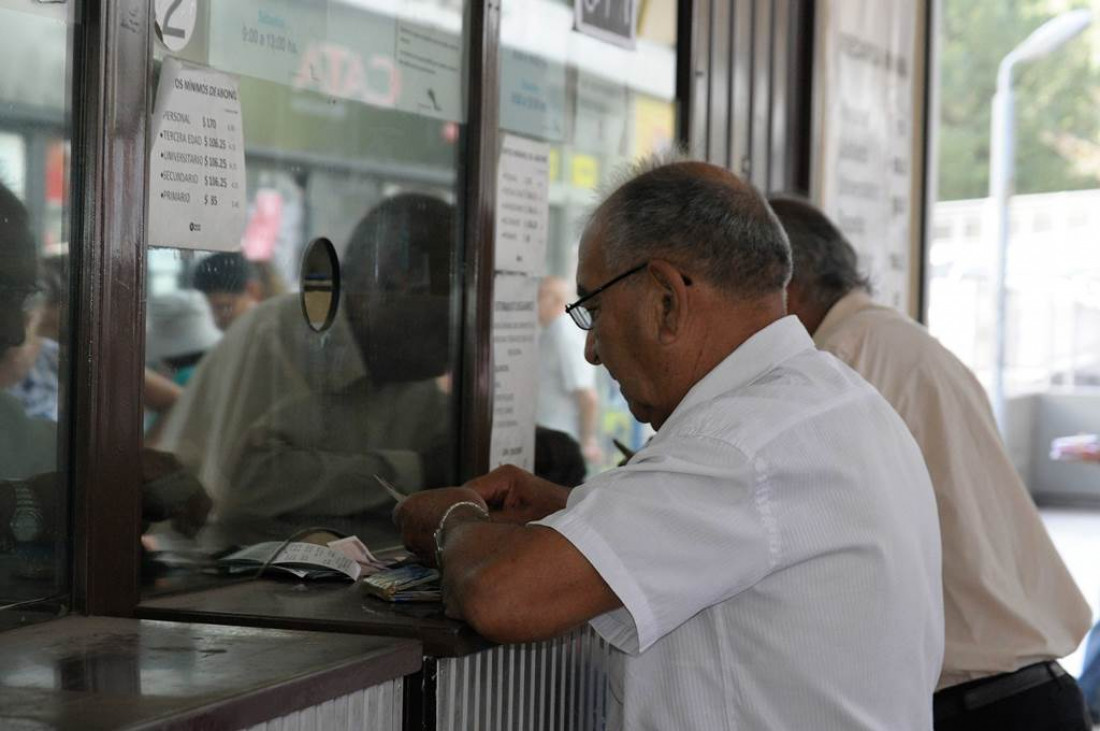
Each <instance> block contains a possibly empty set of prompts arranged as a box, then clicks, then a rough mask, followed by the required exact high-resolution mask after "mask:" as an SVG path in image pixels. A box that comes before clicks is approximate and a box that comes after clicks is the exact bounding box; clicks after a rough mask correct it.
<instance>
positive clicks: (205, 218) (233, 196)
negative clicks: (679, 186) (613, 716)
mask: <svg viewBox="0 0 1100 731" xmlns="http://www.w3.org/2000/svg"><path fill="white" fill-rule="evenodd" d="M581 5H585V6H586V7H589V11H591V7H590V6H591V3H583V4H581V3H579V4H577V5H576V6H574V4H573V3H569V2H565V1H564V0H505V1H504V2H503V3H497V2H480V1H477V2H475V1H474V0H424V1H419V0H371V1H370V2H368V1H367V0H183V2H176V1H174V0H166V1H162V0H117V2H115V1H113V2H100V1H97V0H68V1H64V0H63V1H62V2H39V1H37V0H0V184H2V186H3V187H2V189H0V263H2V269H0V306H2V307H3V308H4V310H3V311H2V312H0V323H2V324H3V327H4V330H3V332H2V333H0V335H2V343H0V344H2V345H3V347H4V351H3V353H2V354H0V381H2V382H0V385H2V386H3V387H4V389H6V390H5V391H4V392H2V393H0V435H2V436H0V449H2V450H3V451H2V452H0V648H3V649H2V650H0V656H2V657H4V658H8V657H15V655H11V654H9V653H8V650H7V648H8V647H12V648H18V647H23V648H24V650H26V649H27V648H28V647H29V646H30V644H29V643H30V640H29V639H28V638H30V637H32V634H30V633H33V632H45V633H46V634H50V632H51V630H50V629H48V628H49V627H52V626H54V625H56V627H57V631H58V633H61V632H62V630H63V629H64V630H65V631H66V632H67V631H69V630H70V629H71V630H72V631H73V632H74V633H75V634H74V636H84V635H86V634H87V633H88V632H92V631H93V630H94V629H95V627H97V626H98V625H95V622H97V621H100V620H99V619H96V618H100V617H112V618H122V619H124V620H125V621H126V622H129V624H126V625H124V626H125V628H126V629H124V630H123V629H119V630H118V631H120V632H123V631H124V632H129V633H131V635H128V636H132V637H148V636H151V635H150V634H149V633H153V634H154V635H157V634H158V633H159V634H165V633H167V634H166V635H165V636H166V637H167V636H168V635H172V634H173V633H180V632H183V633H186V632H190V631H192V630H190V629H187V628H188V627H197V626H199V625H200V624H201V625H202V626H203V627H208V626H211V625H216V626H217V627H221V628H223V629H216V628H215V629H202V630H199V629H195V630H194V631H195V632H206V633H209V634H210V635H211V636H215V635H216V636H218V637H223V636H224V638H226V639H225V641H226V642H227V643H229V644H230V645H232V644H233V642H234V640H233V635H232V633H231V632H229V630H227V629H224V628H228V627H250V628H254V629H256V630H261V629H262V630H270V631H272V632H274V633H275V634H272V635H270V638H275V639H272V640H271V641H272V642H276V643H278V642H282V641H283V640H280V639H277V638H278V637H281V636H282V635H280V634H279V633H280V632H287V631H315V632H327V633H334V634H333V640H332V641H333V642H337V640H336V639H335V637H336V635H354V636H355V637H356V638H357V639H356V640H355V641H354V642H351V643H350V645H349V648H353V649H354V648H357V649H356V650H355V651H356V652H359V651H362V652H363V653H366V654H367V655H369V654H370V653H371V652H373V651H374V650H373V649H371V648H383V647H391V645H392V648H396V649H394V650H393V651H394V652H398V654H402V657H404V656H407V655H408V654H409V653H410V652H415V654H417V655H418V656H419V657H420V658H422V663H423V666H422V668H413V667H412V666H411V665H402V664H400V663H398V664H396V665H394V666H393V667H394V668H395V670H393V672H392V673H391V675H390V676H389V677H388V678H387V679H386V681H385V682H387V683H396V684H397V685H393V686H392V687H391V691H390V692H392V693H393V694H399V695H400V696H401V698H402V701H401V709H402V713H403V717H402V718H403V720H400V721H399V722H400V723H403V724H405V725H406V727H408V728H441V729H448V728H456V729H458V728H474V727H476V728H490V727H492V728H532V727H544V728H566V727H568V728H602V727H603V714H604V710H603V709H604V708H605V706H606V703H605V701H606V698H607V693H608V692H609V690H608V687H607V677H608V667H609V663H610V662H611V658H612V655H611V653H610V651H609V649H608V647H607V645H606V644H605V643H603V642H602V641H601V640H600V639H599V638H598V637H596V636H595V635H593V634H591V633H589V632H588V631H583V632H577V633H575V634H573V635H569V636H567V637H563V638H559V639H558V640H555V641H553V642H548V643H540V644H536V645H531V646H522V647H495V646H492V645H490V644H489V643H487V642H485V641H483V640H482V639H480V638H478V637H477V636H476V635H474V634H473V633H472V632H471V631H470V630H469V629H468V628H467V627H465V626H464V625H463V624H461V623H460V622H457V621H454V620H451V619H447V618H446V617H444V616H443V615H442V612H441V609H440V607H439V606H426V607H415V606H408V605H406V606H397V607H395V606H393V605H385V604H383V603H381V602H377V601H374V600H371V599H367V598H365V597H363V596H362V594H361V593H360V592H359V591H358V589H357V587H355V586H348V585H343V584H310V583H301V584H300V583H295V582H293V581H290V582H287V581H277V580H269V579H262V580H257V581H249V582H243V583H240V582H234V581H230V580H227V579H225V578H224V577H216V578H213V579H212V578H211V577H209V576H207V575H206V574H204V573H203V568H204V567H208V565H209V560H210V558H211V556H212V555H213V554H215V553H217V552H219V551H221V550H223V549H225V548H227V547H228V546H241V545H248V544H250V543H253V542H255V541H256V540H261V539H263V540H283V539H287V538H290V537H292V536H294V535H296V534H298V533H300V532H301V531H303V530H305V529H310V528H315V527H322V528H327V529H330V530H333V531H336V532H338V533H341V534H347V535H356V536H358V537H359V538H361V539H362V540H363V541H364V542H365V543H366V544H367V545H368V546H369V547H370V548H372V549H377V550H382V549H386V548H388V547H392V546H394V545H395V544H396V543H397V536H396V533H395V531H394V529H393V527H392V525H391V523H390V518H389V516H390V511H391V509H392V505H393V503H392V499H391V498H390V497H389V496H388V495H387V494H386V492H385V491H384V490H382V489H380V488H379V487H378V485H377V483H376V482H375V480H374V479H373V478H374V476H375V475H379V476H381V477H383V478H385V479H386V480H388V481H390V482H392V483H394V484H396V485H397V486H398V488H399V489H400V490H402V491H405V492H412V491H416V490H423V489H431V488H433V487H439V486H444V485H452V484H457V483H461V482H463V481H465V480H466V479H469V478H470V477H472V476H474V475H477V474H480V473H482V472H484V471H486V470H487V469H488V468H490V467H492V466H496V465H497V464H499V463H501V462H503V461H508V462H515V463H519V464H521V465H524V466H526V467H528V468H534V467H535V463H536V459H535V457H536V451H537V450H538V444H537V443H536V439H535V424H536V423H537V422H538V421H539V419H540V418H541V417H540V416H539V414H538V412H537V408H536V404H537V403H538V401H539V389H540V388H544V386H543V385H542V384H540V383H539V380H538V379H537V378H534V377H531V376H530V375H527V376H525V377H519V378H515V379H509V378H503V377H502V376H501V374H502V373H504V372H505V370H507V369H502V368H500V367H499V366H501V365H502V364H508V365H509V366H510V367H511V372H512V373H517V374H533V373H535V372H537V369H538V364H539V357H540V356H539V354H538V349H537V346H538V335H537V333H538V332H539V331H538V329H537V328H538V327H539V326H538V325H537V324H536V320H535V317H534V313H535V309H536V308H535V302H536V300H537V297H538V288H539V283H540V281H541V280H543V279H544V278H545V277H548V276H552V277H558V278H560V279H561V280H564V281H565V282H571V281H572V280H573V277H574V272H575V267H576V258H577V245H578V240H577V238H578V233H579V226H580V225H581V223H582V222H583V220H584V216H585V215H586V213H587V211H588V210H589V207H590V206H591V205H592V204H593V203H594V202H595V200H596V196H597V191H598V190H599V189H600V186H601V185H604V184H606V183H607V182H608V181H609V180H612V179H613V177H614V172H615V171H616V169H617V168H618V167H620V166H621V165H623V164H624V163H629V162H630V161H632V160H636V159H639V158H641V157H643V156H646V155H650V154H654V153H661V152H663V151H667V150H669V149H670V148H672V147H673V146H674V145H678V144H679V145H686V146H688V147H690V148H691V149H692V150H693V151H694V152H695V153H696V154H697V155H699V156H701V157H704V158H707V159H710V160H712V161H715V162H718V163H720V164H723V165H727V166H730V167H733V168H735V169H738V170H742V171H743V172H745V173H746V174H747V175H749V176H750V177H752V179H753V180H754V181H755V182H757V183H758V184H759V185H760V186H761V187H764V188H772V189H778V188H792V187H793V188H799V187H802V188H805V185H806V183H807V180H806V178H807V174H806V171H807V169H808V168H807V161H806V158H805V155H804V154H803V153H804V149H803V148H802V147H801V146H800V145H802V142H800V140H802V139H803V136H802V135H801V134H800V133H801V131H802V130H803V129H806V128H808V116H807V115H808V108H809V106H808V103H807V99H808V97H809V87H808V83H807V76H806V73H807V70H808V68H809V62H808V58H809V55H808V53H809V50H808V49H809V40H808V39H809V35H810V34H809V32H808V29H809V28H810V27H811V26H812V12H811V11H812V5H813V3H811V2H809V1H808V0H737V2H733V3H729V4H726V3H711V2H709V0H699V1H697V2H691V1H690V0H647V1H646V2H626V1H625V0H623V1H622V2H619V1H615V2H612V1H611V0H605V2H604V3H601V4H598V5H599V8H597V10H601V9H602V10H606V11H607V12H608V13H610V12H611V11H612V10H614V11H615V12H616V13H618V12H620V11H622V12H626V11H629V12H627V15H630V16H631V18H632V20H631V21H630V22H628V23H626V24H625V29H624V28H622V27H618V26H616V25H615V24H612V26H614V27H611V26H607V27H604V26H606V24H604V26H601V23H602V22H603V21H601V20H600V18H599V17H596V16H592V17H579V16H578V15H577V12H578V11H577V8H578V7H580V6H581ZM605 5H606V8H605V7H604V6H605ZM609 17H610V16H609ZM619 25H622V24H619ZM750 28H755V29H756V31H757V32H756V33H755V34H754V33H750V32H749V29H750ZM735 29H736V32H735ZM746 99H751V100H752V101H751V104H749V105H748V106H745V105H743V104H741V103H740V102H743V101H745V100H746ZM746 160H748V161H749V162H748V163H746V162H745V161H746ZM517 301H518V302H521V303H522V304H524V305H525V306H523V307H516V308H511V311H512V312H514V313H518V315H517V316H518V318H519V319H517V320H513V321H509V322H504V321H502V320H501V319H499V318H497V317H496V315H497V313H500V312H503V311H505V310H506V309H508V308H505V307H498V306H497V304H498V302H517ZM505 325H507V327H510V328H513V330H512V332H520V333H522V336H521V337H520V339H519V340H517V341H511V342H509V343H508V347H494V344H495V343H496V344H497V345H500V344H502V343H504V342H505V340H504V339H503V338H502V337H500V336H499V333H498V334H497V336H496V337H495V336H494V327H495V326H496V327H498V328H503V327H504V326H505ZM592 383H593V385H592V389H593V391H594V393H595V399H596V400H595V403H596V404H597V410H596V412H594V413H595V416H594V418H593V419H592V420H591V421H590V422H589V423H588V424H587V425H580V426H579V427H578V429H579V431H578V432H577V433H576V434H572V435H570V438H572V439H574V440H575V441H577V442H585V443H586V449H585V450H584V452H583V456H584V458H585V461H584V462H582V463H581V465H580V472H581V474H583V473H584V472H585V471H589V472H594V471H599V470H602V469H606V468H608V467H610V466H613V465H614V464H615V462H616V461H617V457H616V454H615V451H614V448H613V446H612V439H613V438H614V439H618V440H619V441H621V442H623V443H625V444H626V445H628V446H631V447H637V446H638V445H639V444H640V443H641V442H642V441H643V440H644V439H645V438H646V437H647V433H646V431H645V430H644V429H643V428H642V426H641V425H639V424H637V423H636V422H634V421H633V419H632V418H631V417H630V416H629V413H628V412H627V410H626V408H625V404H624V403H623V401H622V399H621V397H620V396H619V395H618V391H617V387H616V386H615V384H614V382H613V381H612V380H611V379H610V378H609V377H608V376H607V374H606V373H602V372H595V373H594V374H593V381H592ZM563 428H565V429H566V431H567V427H563ZM587 447H592V448H590V449H589V448H587ZM59 617H60V618H62V619H58V618H59ZM135 618H141V621H140V622H139V621H138V619H135ZM154 620H155V621H161V622H172V623H175V624H177V625H178V627H173V626H172V625H166V624H146V623H145V622H149V621H154ZM46 621H53V622H52V624H49V625H44V627H43V628H42V629H38V628H37V627H36V626H35V625H37V624H38V623H39V622H46ZM102 621H104V622H111V621H114V620H106V619H104V620H102ZM89 622H91V624H89ZM112 626H113V625H112ZM118 627H123V625H118ZM7 630H11V631H10V632H8V631H7ZM95 631H98V630H95ZM112 631H114V630H112ZM226 632H229V633H228V634H224V635H223V634H219V633H226ZM242 632H243V630H242ZM60 636H62V635H61V634H58V637H60ZM242 636H244V635H242ZM255 636H256V637H261V638H262V637H264V636H265V635H263V634H262V632H261V633H259V634H256V635H255ZM372 637H373V638H376V639H370V638H372ZM377 638H390V639H377ZM402 638H404V639H402ZM391 639H393V640H401V641H398V642H396V644H393V643H392V642H391ZM404 640H410V641H411V642H412V644H409V643H408V642H405V643H404V644H402V642H403V641H404ZM141 641H142V642H145V640H141ZM218 641H219V642H221V640H220V639H219V640H218ZM157 642H160V640H157ZM164 642H166V643H167V642H169V640H168V639H165V640H164ZM387 643H390V644H387ZM416 643H420V644H419V645H417V644H416ZM139 644H140V643H139ZM410 648H413V649H410ZM24 650H19V652H24ZM27 651H28V652H29V650H27ZM349 651H350V649H349ZM387 651H388V650H387ZM192 656H193V657H195V658H198V659H199V660H201V659H202V653H201V652H198V654H197V655H196V654H194V653H192ZM27 657H30V655H27ZM196 661H198V660H196ZM27 662H32V661H31V660H28V661H27ZM33 662H39V660H33ZM33 662H32V664H33ZM126 662H130V661H126ZM135 662H138V661H135ZM141 662H145V660H140V662H139V665H140V663H141ZM349 662H351V660H350V659H349ZM25 667H30V665H26V666H25V665H18V664H17V665H16V666H13V665H8V666H4V668H3V674H2V677H3V683H2V684H0V688H2V690H0V692H2V693H4V694H8V693H9V692H11V693H16V695H19V693H22V691H18V692H16V690H12V689H18V688H19V687H22V686H20V685H19V684H20V683H21V682H23V681H22V680H19V678H20V677H21V676H20V673H21V672H23V670H21V668H25ZM127 667H130V666H129V665H128V666H127ZM142 667H144V666H142ZM322 671H323V672H329V670H326V669H324V668H320V667H318V668H317V672H322ZM134 672H137V671H134ZM162 672H163V673H166V674H169V675H170V674H172V673H174V672H175V671H173V670H172V669H171V668H170V667H165V668H162ZM310 672H313V671H312V670H310ZM137 674H138V675H139V676H140V674H141V673H140V672H137ZM406 676H408V677H407V678H406ZM180 677H181V678H183V679H182V680H181V681H180V682H181V683H184V684H186V683H187V682H189V681H187V680H186V677H190V676H186V677H185V676H180ZM402 678H405V679H404V680H402ZM271 682H273V683H274V682H276V679H274V678H272V680H271ZM54 690H58V689H57V688H55V689H54ZM36 692H37V691H36ZM195 693H196V694H197V695H195V696H194V697H193V698H192V700H194V701H195V702H196V703H199V702H200V701H201V702H206V701H205V700H202V699H201V698H199V696H202V697H203V698H206V699H207V700H211V702H213V700H216V698H215V696H214V695H209V696H207V695H203V694H204V693H206V691H205V690H203V689H201V688H198V687H197V686H196V688H195ZM183 695H186V693H184V694H183ZM5 697H7V696H5ZM12 697H14V696H12ZM20 697H26V696H25V695H20ZM181 697H182V696H181ZM188 697H190V696H188ZM217 698H220V696H217ZM101 700H102V698H90V699H86V701H80V702H81V703H84V702H86V703H87V704H88V705H87V708H89V709H91V710H90V713H92V714H93V715H95V717H96V718H99V715H98V714H101V713H102V714H108V715H105V716H103V718H115V717H114V716H110V715H109V713H110V711H109V710H108V709H107V708H106V706H104V705H103V704H102V703H101V702H100V701H101ZM21 702H22V701H21ZM66 702H68V701H66ZM74 702H75V701H74ZM218 702H219V703H220V702H221V701H220V700H219V701H218ZM188 703H190V701H188ZM139 705H140V704H139ZM184 705H187V703H185V704H184ZM200 705H201V703H200ZM169 706H170V708H169ZM187 707H188V708H192V706H190V705H188V706H187ZM179 708H183V706H178V707H177V706H175V705H172V704H171V703H169V704H167V705H166V706H165V708H164V709H163V710H165V712H171V713H176V712H177V710H178V709H179ZM180 712H182V711H180ZM188 712H190V711H188ZM135 713H137V715H133V716H127V717H126V718H127V719H128V720H127V721H126V722H127V723H129V722H131V721H132V722H133V723H137V722H138V719H139V718H145V716H142V715H141V713H144V711H141V712H137V711H135ZM149 718H154V717H153V716H150V717H149ZM156 718H159V716H157V717H156ZM242 718H243V717H242ZM249 718H252V717H251V716H250V717H249ZM253 720H254V721H255V722H256V723H258V722H259V720H258V719H253ZM250 722H251V721H250ZM397 722H398V721H395V723H397ZM536 722H537V724H536ZM59 727H64V726H63V725H62V726H59Z"/></svg>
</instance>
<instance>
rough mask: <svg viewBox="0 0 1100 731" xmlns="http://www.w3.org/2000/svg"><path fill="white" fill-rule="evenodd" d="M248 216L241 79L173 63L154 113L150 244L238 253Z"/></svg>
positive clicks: (168, 62)
mask: <svg viewBox="0 0 1100 731" xmlns="http://www.w3.org/2000/svg"><path fill="white" fill-rule="evenodd" d="M245 213H246V199H245V175H244V136H243V133H242V130H241V102H240V99H239V97H238V95H237V80H236V79H235V78H233V77H232V76H230V75H228V74H223V73H221V72H218V71H214V70H212V69H209V68H205V67H200V66H192V65H190V64H186V65H185V64H184V63H182V62H181V61H179V60H177V59H174V58H165V59H164V64H163V66H162V67H161V73H160V86H159V88H158V89H157V103H156V109H155V112H154V116H153V152H152V159H151V160H150V163H149V245H150V246H164V247H171V248H180V249H206V250H211V251H235V250H237V249H239V248H240V245H241V234H242V232H243V231H244V226H245Z"/></svg>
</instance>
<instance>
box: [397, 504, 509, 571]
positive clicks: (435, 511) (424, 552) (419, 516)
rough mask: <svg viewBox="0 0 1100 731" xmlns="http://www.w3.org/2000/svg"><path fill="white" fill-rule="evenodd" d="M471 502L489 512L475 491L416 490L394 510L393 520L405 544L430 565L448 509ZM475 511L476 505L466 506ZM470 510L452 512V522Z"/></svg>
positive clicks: (433, 558)
mask: <svg viewBox="0 0 1100 731" xmlns="http://www.w3.org/2000/svg"><path fill="white" fill-rule="evenodd" d="M460 502H471V503H475V504H477V505H478V506H479V507H482V508H484V509H485V510H486V512H488V507H487V506H486V505H485V501H484V500H482V499H481V496H480V495H478V494H477V493H476V492H475V491H473V490H470V489H468V488H465V487H445V488H441V489H439V490H425V491H423V492H417V493H413V494H412V495H410V496H409V497H407V498H405V501H404V502H402V503H401V504H400V505H398V506H397V507H396V508H394V509H393V522H394V523H396V524H397V527H398V528H400V529H401V539H402V540H403V541H404V542H405V547H406V548H408V549H409V550H410V551H412V552H413V553H415V554H416V555H417V556H418V557H419V558H420V560H421V561H423V562H424V563H425V564H426V565H428V566H434V565H435V529H436V528H438V527H439V521H440V520H441V519H442V518H443V514H444V513H446V512H447V508H449V507H451V506H452V505H454V504H455V503H460ZM466 510H467V511H469V512H470V513H474V510H473V508H466ZM465 515H467V513H466V512H465V511H462V510H461V509H459V510H457V511H455V512H454V513H452V516H453V517H451V518H450V519H448V520H447V525H450V524H451V521H455V522H457V521H458V520H459V519H460V516H465Z"/></svg>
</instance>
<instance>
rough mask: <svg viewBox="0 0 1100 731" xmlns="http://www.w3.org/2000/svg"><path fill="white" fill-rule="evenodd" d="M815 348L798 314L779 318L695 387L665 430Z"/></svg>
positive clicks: (744, 344) (728, 356) (674, 413)
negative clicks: (698, 408)
mask: <svg viewBox="0 0 1100 731" xmlns="http://www.w3.org/2000/svg"><path fill="white" fill-rule="evenodd" d="M813 349H814V343H813V340H811V339H810V335H809V333H807V332H806V328H804V327H803V326H802V322H801V321H800V320H799V319H798V318H797V317H795V316H794V315H787V316H786V317H784V318H781V319H779V320H776V321H775V322H773V323H772V324H770V325H768V326H767V327H766V328H764V329H763V330H760V331H759V332H757V333H756V334H755V335H753V336H752V337H750V338H749V339H748V340H746V341H745V342H743V343H741V345H739V346H738V347H737V349H736V350H734V351H733V352H732V353H730V354H729V355H727V356H726V358H725V359H724V360H723V361H722V362H721V363H719V364H718V365H717V366H715V367H714V368H713V370H711V372H710V373H708V374H707V375H705V376H703V377H702V379H700V380H699V381H698V382H697V383H696V384H695V385H694V386H692V387H691V390H690V391H688V392H687V395H686V396H684V398H683V399H682V400H681V401H680V403H679V404H678V405H677V406H676V408H675V409H674V410H673V412H672V414H671V415H670V416H669V418H668V421H666V422H665V424H664V425H663V426H662V429H663V428H664V427H665V426H668V425H669V424H670V423H671V422H673V421H674V420H675V419H676V418H677V416H678V415H681V414H684V413H686V412H687V411H689V410H690V409H691V408H692V407H694V406H696V405H698V404H701V403H705V402H707V401H710V400H712V399H715V398H717V397H718V396H721V395H722V394H724V393H728V392H729V391H734V390H736V389H738V388H741V387H742V386H745V385H747V384H749V383H752V382H753V381H755V380H756V379H757V378H758V377H759V376H761V375H763V374H764V373H767V372H768V371H770V370H771V369H772V368H774V367H775V366H777V365H779V364H780V363H782V362H783V361H785V360H787V359H788V358H790V357H792V356H794V355H797V354H799V353H801V352H803V351H806V350H813Z"/></svg>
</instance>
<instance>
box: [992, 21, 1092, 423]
mask: <svg viewBox="0 0 1100 731" xmlns="http://www.w3.org/2000/svg"><path fill="white" fill-rule="evenodd" d="M1090 23H1092V12H1091V11H1089V10H1070V11H1068V12H1065V13H1062V14H1061V15H1058V16H1056V17H1054V18H1052V19H1050V20H1048V21H1047V22H1046V23H1043V24H1042V25H1041V26H1039V27H1038V28H1037V29H1036V30H1035V31H1034V32H1033V33H1032V34H1031V35H1029V36H1028V37H1027V38H1026V39H1025V40H1024V42H1023V43H1021V44H1020V45H1018V46H1016V47H1015V48H1014V49H1012V51H1010V52H1009V54H1008V55H1007V56H1005V57H1004V58H1003V59H1002V60H1001V65H1000V67H999V68H998V70H997V92H996V94H995V95H994V96H993V122H992V129H991V141H990V155H989V197H990V201H991V205H992V206H993V233H994V237H995V238H994V240H995V241H996V242H997V258H996V264H995V268H994V277H995V282H996V293H995V302H996V313H995V321H994V336H993V342H994V353H993V384H992V385H993V414H994V416H995V417H996V418H997V424H998V426H999V427H1000V428H1001V433H1002V434H1004V431H1005V385H1004V368H1005V330H1006V325H1007V311H1006V310H1007V305H1008V288H1007V286H1006V277H1005V275H1006V272H1007V269H1008V266H1007V265H1008V239H1009V233H1010V232H1009V206H1008V203H1009V199H1010V198H1011V197H1012V192H1013V188H1014V178H1015V176H1016V147H1015V132H1016V130H1015V99H1014V95H1013V92H1012V73H1013V71H1014V70H1015V68H1016V65H1017V64H1020V63H1025V62H1027V61H1034V60H1035V59H1037V58H1041V57H1042V56H1045V55H1047V54H1048V53H1051V52H1052V51H1055V50H1057V49H1058V48H1061V47H1062V46H1063V45H1064V44H1065V43H1066V42H1068V41H1069V40H1071V39H1072V38H1074V37H1075V36H1077V35H1078V34H1079V33H1081V31H1083V30H1084V29H1085V28H1087V27H1088V26H1089V24H1090Z"/></svg>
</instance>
